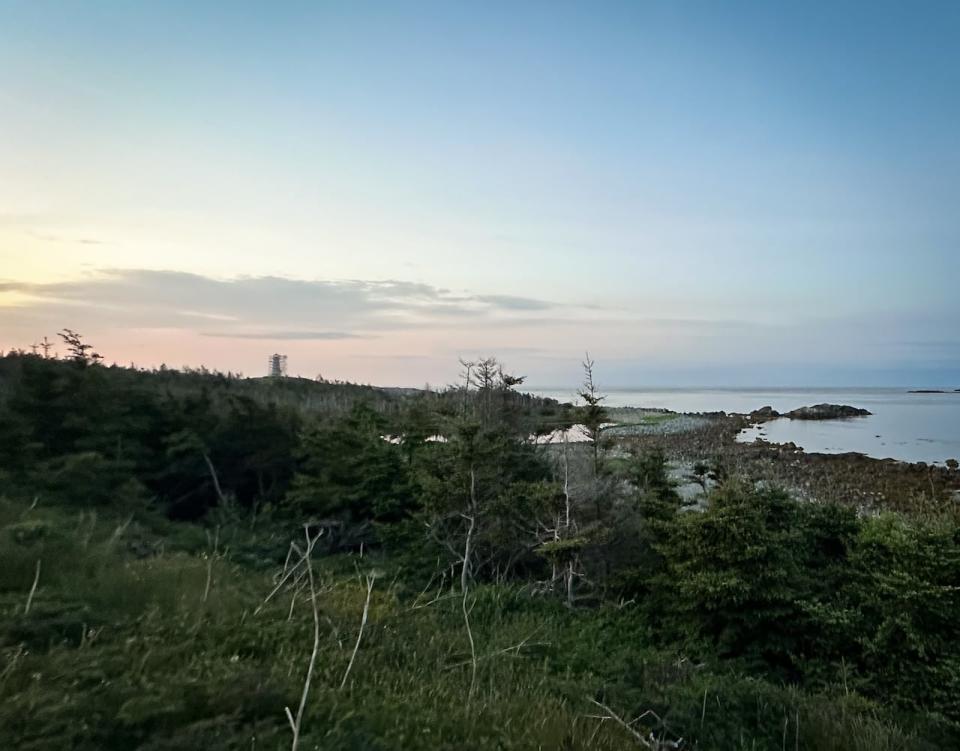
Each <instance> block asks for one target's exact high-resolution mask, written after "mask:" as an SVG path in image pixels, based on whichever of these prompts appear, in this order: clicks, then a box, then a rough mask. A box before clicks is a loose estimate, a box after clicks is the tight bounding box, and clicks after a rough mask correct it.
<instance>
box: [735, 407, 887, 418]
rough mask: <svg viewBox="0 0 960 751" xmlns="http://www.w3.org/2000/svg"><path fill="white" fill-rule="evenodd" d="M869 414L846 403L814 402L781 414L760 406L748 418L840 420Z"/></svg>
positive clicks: (771, 408) (867, 411)
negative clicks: (809, 405) (810, 405)
mask: <svg viewBox="0 0 960 751" xmlns="http://www.w3.org/2000/svg"><path fill="white" fill-rule="evenodd" d="M871 414H873V413H872V412H870V411H869V410H866V409H861V408H860V407H851V406H849V405H847V404H814V405H813V406H812V407H799V408H798V409H794V410H791V411H790V412H784V413H782V414H781V413H780V412H777V410H775V409H774V408H773V407H761V408H760V409H758V410H754V411H753V412H751V413H750V419H751V420H753V421H754V422H764V421H766V420H776V419H777V418H779V417H786V418H788V419H790V420H840V419H846V418H848V417H867V416H869V415H871Z"/></svg>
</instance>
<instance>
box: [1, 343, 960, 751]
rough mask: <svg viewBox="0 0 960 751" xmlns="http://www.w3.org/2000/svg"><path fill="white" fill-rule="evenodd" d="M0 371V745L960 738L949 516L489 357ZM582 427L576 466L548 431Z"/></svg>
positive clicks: (758, 745) (943, 509)
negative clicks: (700, 438)
mask: <svg viewBox="0 0 960 751" xmlns="http://www.w3.org/2000/svg"><path fill="white" fill-rule="evenodd" d="M79 346H80V349H74V350H73V352H72V354H71V356H70V357H68V358H66V359H55V358H47V357H43V356H40V355H34V354H24V353H11V354H10V355H8V356H6V357H3V358H0V650H2V652H0V654H2V662H0V713H2V722H0V746H2V747H5V748H18V749H59V748H64V749H67V748H77V749H112V748H116V749H134V748H136V749H184V748H204V749H234V748H251V749H279V748H290V747H293V748H294V749H296V748H301V749H313V748H321V749H329V748H357V749H368V748H369V749H394V748H424V749H428V748H429V749H436V748H449V749H464V748H471V749H472V748H475V749H487V748H489V749H506V748H511V749H528V748H530V749H535V748H544V749H548V748H566V749H575V748H609V749H613V748H618V749H619V748H630V747H636V748H653V749H668V748H672V749H678V748H682V749H732V748H736V749H788V748H789V749H801V748H803V749H864V750H866V749H950V748H957V747H960V586H958V583H960V523H958V520H960V517H958V509H957V508H956V504H955V503H954V502H948V501H945V500H944V499H943V498H941V497H939V496H936V495H935V494H932V495H931V497H930V498H929V499H928V501H927V502H923V503H916V502H914V503H912V504H911V510H910V511H909V512H903V511H901V512H893V511H885V512H880V513H870V514H864V513H858V511H857V510H856V509H853V508H849V507H847V506H842V505H835V504H831V503H810V502H804V503H801V502H797V501H795V500H793V499H792V498H791V497H790V496H789V494H788V493H786V492H784V491H782V490H780V489H778V488H775V487H771V486H769V485H764V484H756V483H749V482H746V481H745V479H744V478H742V477H739V476H737V474H736V473H735V472H733V471H732V470H731V469H730V468H728V467H725V466H724V464H723V462H722V460H720V459H716V460H712V461H709V462H706V463H704V464H703V465H702V466H701V467H700V468H699V470H698V471H699V472H700V476H701V477H702V478H703V483H704V488H705V494H704V498H703V499H702V502H699V503H697V504H696V506H695V507H694V506H692V505H691V504H689V503H686V502H685V501H684V500H683V498H682V496H681V495H680V494H679V493H678V492H677V489H676V488H675V486H674V483H673V482H672V481H671V479H670V477H669V475H668V473H667V471H666V465H665V460H664V457H663V455H662V454H660V453H658V452H657V450H656V449H655V448H650V447H649V446H647V447H646V448H645V449H644V450H642V451H640V450H636V449H635V447H634V446H633V445H632V444H631V443H630V442H629V441H625V440H617V439H616V438H613V437H611V436H608V435H607V434H606V433H605V432H604V430H603V427H602V426H603V425H604V424H605V421H606V419H607V416H606V412H605V410H604V408H603V398H602V394H600V393H599V392H598V391H597V389H596V387H595V386H594V385H593V379H592V368H593V366H592V363H589V361H588V363H587V364H586V378H585V383H584V387H583V389H582V393H581V399H580V401H581V402H582V403H583V406H580V407H572V406H571V405H563V404H558V403H557V402H554V401H552V400H545V399H539V398H536V397H532V396H529V395H525V394H523V393H522V387H523V379H522V378H515V377H513V376H511V375H510V374H508V373H507V372H505V371H504V369H503V367H502V366H501V365H500V364H499V363H498V362H496V361H495V360H493V359H485V360H479V361H477V362H470V363H464V373H463V378H462V380H461V382H460V383H459V384H457V385H454V386H450V387H448V388H446V389H442V390H426V389H425V390H419V391H417V390H404V391H397V390H394V391H392V390H384V389H376V388H374V387H364V386H354V385H350V384H327V383H316V382H311V381H300V380H297V379H242V378H238V377H235V376H232V375H227V374H217V373H208V372H205V371H192V372H181V371H174V370H166V369H164V370H161V371H150V372H148V371H141V370H135V369H132V368H120V367H107V366H105V365H104V364H103V363H102V361H100V360H99V359H98V358H96V357H94V356H93V354H92V351H90V350H89V348H86V349H85V348H84V346H85V345H82V343H80V344H79ZM573 423H578V424H582V425H584V426H585V431H586V434H587V436H588V437H589V438H590V440H588V441H587V442H585V443H571V442H565V441H562V440H561V441H556V442H553V443H549V444H541V443H538V442H537V441H535V440H533V437H535V436H536V435H539V434H546V433H549V432H551V431H554V430H556V429H557V428H564V427H568V426H570V425H571V424H573Z"/></svg>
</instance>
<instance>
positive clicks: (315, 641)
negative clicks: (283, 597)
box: [283, 524, 320, 751]
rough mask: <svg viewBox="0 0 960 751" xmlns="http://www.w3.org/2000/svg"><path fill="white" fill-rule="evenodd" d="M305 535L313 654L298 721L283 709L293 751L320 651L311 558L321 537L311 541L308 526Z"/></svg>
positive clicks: (297, 744)
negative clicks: (311, 608) (311, 611)
mask: <svg viewBox="0 0 960 751" xmlns="http://www.w3.org/2000/svg"><path fill="white" fill-rule="evenodd" d="M303 533H304V535H305V536H306V538H307V549H306V551H305V553H304V556H303V557H304V560H305V561H306V564H307V578H308V580H309V582H310V604H311V605H312V606H313V652H311V654H310V663H309V665H308V666H307V677H306V678H304V681H303V693H302V694H301V695H300V706H299V707H298V708H297V717H296V720H294V718H293V714H292V713H291V712H290V707H284V708H283V711H284V712H286V715H287V720H288V721H289V723H290V729H291V730H292V731H293V744H292V745H291V746H290V749H291V751H297V747H298V746H299V744H300V725H301V723H302V722H303V712H304V709H306V706H307V694H309V693H310V680H311V679H312V678H313V668H314V665H316V663H317V652H318V651H319V650H320V612H319V610H318V609H317V588H316V585H315V584H314V580H313V562H312V561H311V560H310V556H311V555H312V554H313V546H314V544H315V543H316V541H317V540H318V539H320V535H317V536H316V537H314V538H313V539H311V538H310V528H309V527H308V526H307V525H306V524H304V525H303Z"/></svg>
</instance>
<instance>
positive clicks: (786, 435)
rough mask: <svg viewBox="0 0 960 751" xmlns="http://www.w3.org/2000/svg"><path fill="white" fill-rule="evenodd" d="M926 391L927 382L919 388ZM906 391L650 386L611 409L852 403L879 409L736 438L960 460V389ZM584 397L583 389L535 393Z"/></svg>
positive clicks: (780, 424) (774, 425) (777, 423)
mask: <svg viewBox="0 0 960 751" xmlns="http://www.w3.org/2000/svg"><path fill="white" fill-rule="evenodd" d="M917 388H922V387H917ZM911 390H914V389H911V388H910V387H904V388H830V389H823V388H702V389H693V388H678V389H672V388H647V389H610V390H606V391H604V392H603V393H604V394H606V399H605V401H604V404H605V405H607V406H609V407H648V408H662V409H669V410H673V411H675V412H719V411H723V412H727V413H730V412H735V413H744V414H746V413H750V412H752V411H754V410H756V409H759V408H760V407H766V406H769V407H773V408H774V409H775V410H777V411H778V412H789V411H790V410H792V409H796V408H798V407H806V406H811V405H813V404H823V403H827V404H848V405H850V406H852V407H861V408H863V409H866V410H869V411H870V412H872V413H873V414H872V415H870V416H869V417H854V418H848V419H844V420H788V419H778V420H772V421H770V422H766V423H763V424H761V425H758V426H754V427H750V428H748V429H747V430H745V431H743V432H742V433H741V434H740V435H739V436H738V437H737V440H740V441H746V442H750V441H754V440H756V439H758V438H762V439H764V440H767V441H770V442H772V443H787V442H793V443H795V444H796V445H797V446H800V447H801V448H803V449H804V451H807V452H817V453H827V454H841V453H846V452H849V451H855V452H858V453H861V454H866V455H867V456H872V457H875V458H877V459H888V458H889V459H898V460H900V461H906V462H927V463H928V464H943V463H944V462H945V461H946V460H947V459H958V460H960V392H955V391H952V390H947V391H945V393H936V394H929V393H928V394H924V393H910V392H911ZM533 391H534V393H537V394H539V395H541V396H548V397H552V398H554V399H558V400H560V401H562V402H574V403H576V402H577V395H576V389H574V388H569V389H564V388H545V389H541V390H533Z"/></svg>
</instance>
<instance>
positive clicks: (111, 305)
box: [0, 269, 559, 340]
mask: <svg viewBox="0 0 960 751" xmlns="http://www.w3.org/2000/svg"><path fill="white" fill-rule="evenodd" d="M0 292H6V293H17V294H18V295H19V297H20V301H19V302H18V304H16V305H14V306H7V307H5V308H0V322H2V321H3V319H4V318H8V319H9V317H11V316H19V317H21V318H24V317H28V318H30V319H32V320H37V319H40V320H50V321H51V322H55V323H56V324H57V325H65V323H70V324H71V325H84V326H90V327H100V326H109V327H111V328H133V327H139V328H150V327H166V328H170V327H173V328H185V329H191V330H197V332H198V333H201V334H203V335H204V336H209V337H218V338H235V339H275V340H335V339H350V338H369V337H371V336H376V335H377V334H378V333H379V332H385V331H396V330H402V329H420V328H425V327H431V326H449V325H450V324H451V322H452V321H457V320H458V319H463V320H464V321H467V320H469V321H470V322H471V323H473V322H489V323H497V322H501V321H502V320H503V318H504V316H509V317H510V319H511V320H517V317H518V316H519V317H520V318H521V319H523V318H524V313H526V312H541V311H544V310H546V309H549V308H553V307H557V306H554V304H552V303H548V302H545V301H542V300H537V299H534V298H525V297H517V296H508V295H482V294H474V293H470V292H457V291H453V290H448V289H444V288H441V287H435V286H432V285H429V284H423V283H420V282H410V281H402V280H393V279H388V280H357V279H354V280H345V281H339V280H305V279H291V278H287V277H277V276H261V277H239V278H235V279H217V278H214V277H208V276H203V275H200V274H192V273H186V272H181V271H155V270H146V269H125V270H105V271H100V272H97V273H95V274H91V275H89V276H86V277H82V278H80V279H75V280H72V281H63V282H51V283H33V282H18V281H0ZM558 309H559V308H558ZM78 319H79V320H78ZM541 320H542V319H539V318H534V317H526V322H527V323H528V324H530V325H537V324H538V323H539V322H540V321H541ZM204 321H206V322H208V323H209V322H214V321H215V322H216V323H217V324H218V326H217V328H216V329H215V330H211V331H207V330H204V327H203V322H204Z"/></svg>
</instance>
